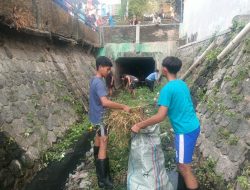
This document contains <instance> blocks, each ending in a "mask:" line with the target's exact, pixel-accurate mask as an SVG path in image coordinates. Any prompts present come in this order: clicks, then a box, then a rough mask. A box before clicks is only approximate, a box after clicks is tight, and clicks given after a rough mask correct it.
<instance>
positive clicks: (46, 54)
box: [0, 27, 95, 189]
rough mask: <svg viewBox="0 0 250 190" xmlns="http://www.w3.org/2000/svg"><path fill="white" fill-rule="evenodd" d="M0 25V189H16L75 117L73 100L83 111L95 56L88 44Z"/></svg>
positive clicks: (31, 174) (29, 175)
mask: <svg viewBox="0 0 250 190" xmlns="http://www.w3.org/2000/svg"><path fill="white" fill-rule="evenodd" d="M0 31H1V32H0V158H1V162H0V189H21V187H22V185H23V179H24V178H25V180H26V181H28V179H29V178H30V177H32V176H33V175H34V172H35V171H37V170H38V169H39V168H38V165H37V164H35V162H36V160H38V159H39V157H40V156H41V153H42V152H43V151H45V150H47V149H48V148H49V147H51V146H52V144H53V143H54V142H56V141H57V139H58V138H60V137H62V136H63V135H64V133H65V131H66V130H68V129H69V127H70V126H71V125H72V124H73V123H75V122H76V121H77V120H78V116H77V114H76V109H75V106H76V103H78V102H79V103H82V104H83V106H84V109H85V111H87V107H88V102H87V98H88V81H89V79H90V77H91V76H92V75H93V73H94V71H95V59H94V57H93V55H92V54H91V49H90V47H89V49H86V48H87V47H85V48H82V47H78V46H72V45H71V44H67V43H65V42H62V41H56V40H53V41H51V39H48V38H43V37H40V38H39V37H33V36H30V35H26V34H23V33H20V32H16V31H11V30H9V29H8V28H6V27H1V28H0ZM87 51H88V52H89V53H87Z"/></svg>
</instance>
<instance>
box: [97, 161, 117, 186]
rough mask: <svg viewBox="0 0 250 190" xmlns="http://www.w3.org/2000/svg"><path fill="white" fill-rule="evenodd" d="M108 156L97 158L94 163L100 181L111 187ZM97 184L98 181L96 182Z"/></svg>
mask: <svg viewBox="0 0 250 190" xmlns="http://www.w3.org/2000/svg"><path fill="white" fill-rule="evenodd" d="M108 162H109V161H108V158H105V159H97V161H96V165H97V168H98V170H99V174H100V180H99V182H100V183H103V184H104V185H105V188H107V189H113V183H112V181H111V180H110V173H109V168H108V166H109V163H108ZM98 185H99V183H98Z"/></svg>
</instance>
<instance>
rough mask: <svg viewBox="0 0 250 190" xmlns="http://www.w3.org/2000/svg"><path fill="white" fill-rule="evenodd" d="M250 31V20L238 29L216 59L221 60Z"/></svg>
mask: <svg viewBox="0 0 250 190" xmlns="http://www.w3.org/2000/svg"><path fill="white" fill-rule="evenodd" d="M249 32H250V22H249V23H248V24H247V25H246V26H245V27H244V28H243V29H242V30H241V31H240V33H239V34H237V36H236V37H235V38H234V39H233V40H232V41H231V42H230V43H229V44H228V45H227V47H226V48H225V49H224V50H223V51H222V52H221V53H220V54H219V55H218V56H217V60H218V61H221V60H222V59H223V58H224V57H225V56H226V55H227V54H228V53H229V52H230V51H231V50H232V49H233V48H234V47H235V46H237V45H238V44H239V43H240V42H241V41H242V39H243V38H244V37H245V36H246V35H247V33H249Z"/></svg>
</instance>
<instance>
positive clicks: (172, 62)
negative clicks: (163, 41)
mask: <svg viewBox="0 0 250 190" xmlns="http://www.w3.org/2000/svg"><path fill="white" fill-rule="evenodd" d="M162 66H163V67H166V68H167V69H168V71H169V72H170V73H172V74H176V73H177V72H178V71H179V70H180V69H181V66H182V61H181V60H180V59H179V58H177V57H173V56H169V57H166V58H165V59H164V60H163V61H162Z"/></svg>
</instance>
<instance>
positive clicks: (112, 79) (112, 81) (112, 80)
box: [111, 75, 115, 85]
mask: <svg viewBox="0 0 250 190" xmlns="http://www.w3.org/2000/svg"><path fill="white" fill-rule="evenodd" d="M114 82H115V80H114V76H113V75H112V77H111V85H114Z"/></svg>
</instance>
